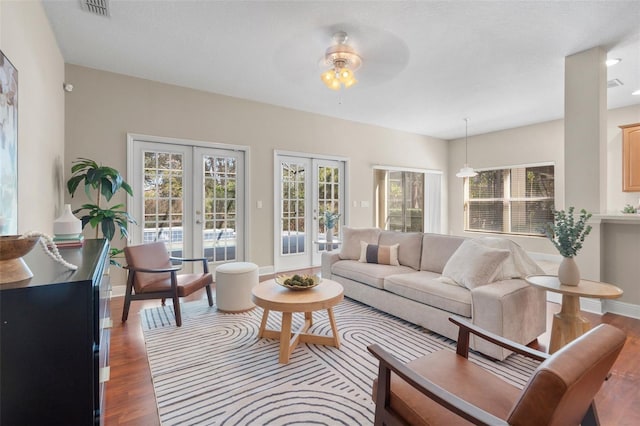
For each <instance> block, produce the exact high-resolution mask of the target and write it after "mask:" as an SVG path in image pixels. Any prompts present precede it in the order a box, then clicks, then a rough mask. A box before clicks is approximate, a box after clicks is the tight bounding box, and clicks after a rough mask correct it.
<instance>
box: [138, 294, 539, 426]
mask: <svg viewBox="0 0 640 426" xmlns="http://www.w3.org/2000/svg"><path fill="white" fill-rule="evenodd" d="M334 313H335V317H336V322H337V324H338V329H339V332H340V338H341V346H340V349H336V348H333V347H328V346H319V345H307V344H300V345H299V346H298V347H297V348H296V349H295V351H294V352H293V353H292V355H291V360H290V362H289V364H287V365H282V364H279V363H278V349H279V342H278V341H276V340H273V339H258V338H257V334H258V328H259V327H260V319H261V315H262V309H261V308H255V309H254V310H252V311H249V312H245V313H240V314H223V313H221V312H218V311H217V309H216V307H215V305H214V306H213V307H209V306H208V304H207V303H206V301H198V302H189V303H185V304H183V305H182V318H183V320H182V321H183V323H182V327H176V326H175V322H174V316H173V308H172V307H171V306H165V307H158V308H152V309H146V310H144V311H142V312H141V315H142V327H143V332H144V338H145V342H146V346H147V356H148V358H149V364H150V366H151V374H152V377H153V385H154V389H155V393H156V400H157V403H158V411H159V415H160V421H161V422H162V424H163V425H187V424H188V425H285V424H323V425H340V424H342V425H350V426H352V425H371V424H373V417H374V409H375V407H374V404H373V401H372V400H371V385H372V381H373V379H374V378H375V377H376V375H377V371H378V364H377V360H375V358H374V357H373V356H372V355H371V354H370V353H369V352H368V351H367V346H368V345H370V344H372V343H378V344H380V345H381V346H383V347H384V348H385V349H387V350H389V351H390V352H391V353H393V354H394V355H395V356H397V357H398V358H399V359H401V360H402V361H405V362H406V361H410V360H412V359H415V358H417V357H419V356H421V355H423V354H426V353H431V352H434V351H438V350H455V346H454V345H455V343H454V342H453V341H451V340H449V339H446V338H444V337H442V336H440V335H437V334H435V333H431V332H428V331H426V330H424V329H423V328H421V327H419V326H416V325H413V324H410V323H408V322H405V321H403V320H400V319H398V318H396V317H393V316H390V315H388V314H385V313H383V312H380V311H378V310H375V309H373V308H371V307H368V306H365V305H362V304H360V303H358V302H355V301H353V300H350V299H346V298H345V300H344V301H343V302H342V303H340V304H339V305H338V306H336V307H335V308H334ZM296 317H299V318H296ZM313 318H314V325H313V326H312V328H311V331H312V332H314V333H318V334H326V335H330V334H331V329H330V326H329V322H328V319H327V314H326V311H323V312H320V311H319V312H314V314H313ZM279 321H280V315H279V314H277V313H272V314H271V315H270V317H269V323H268V328H272V329H279V328H280V324H279ZM296 322H297V323H296ZM300 322H302V314H295V315H294V325H295V326H298V325H299V324H300ZM470 358H471V359H472V360H473V361H474V362H476V363H478V364H479V365H481V366H483V367H484V368H487V369H488V370H490V371H492V372H493V373H495V374H496V375H498V376H500V377H502V378H503V379H504V380H506V381H508V382H510V383H513V384H514V385H515V386H518V387H519V388H522V387H524V384H525V383H526V381H527V379H528V377H529V376H530V374H531V372H532V371H533V370H534V369H535V368H536V366H537V363H536V362H534V361H531V360H528V359H525V358H523V357H520V356H514V355H512V356H510V357H509V358H507V359H506V360H505V361H503V362H493V361H490V360H488V359H486V358H484V357H483V356H481V355H478V354H475V353H474V354H472V355H471V357H470Z"/></svg>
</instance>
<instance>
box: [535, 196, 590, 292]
mask: <svg viewBox="0 0 640 426" xmlns="http://www.w3.org/2000/svg"><path fill="white" fill-rule="evenodd" d="M574 210H575V209H574V207H569V209H568V210H567V211H564V210H556V211H554V212H553V219H554V220H553V222H551V223H548V224H547V226H546V228H545V229H544V233H545V235H546V236H547V238H549V240H550V241H551V242H552V243H553V245H554V246H555V247H556V249H558V252H559V253H560V255H562V257H563V259H562V263H560V268H559V269H558V279H559V280H560V283H562V284H565V285H578V283H579V282H580V271H579V270H578V266H577V265H576V263H575V260H574V257H575V256H576V255H577V254H578V252H579V251H580V249H582V244H583V243H584V240H585V238H586V237H587V235H589V233H590V232H591V225H587V221H588V220H589V219H590V218H591V216H592V215H591V213H587V211H586V210H584V209H582V210H580V216H579V217H578V219H577V220H576V218H575V216H574V214H573V212H574Z"/></svg>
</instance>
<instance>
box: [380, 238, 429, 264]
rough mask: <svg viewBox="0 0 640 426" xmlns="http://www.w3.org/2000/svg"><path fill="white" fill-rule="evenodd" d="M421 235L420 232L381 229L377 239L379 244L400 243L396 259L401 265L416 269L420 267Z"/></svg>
mask: <svg viewBox="0 0 640 426" xmlns="http://www.w3.org/2000/svg"><path fill="white" fill-rule="evenodd" d="M423 235H424V234H423V233H422V232H396V231H382V232H380V237H379V238H378V240H379V243H380V245H387V246H390V245H393V244H400V246H399V247H398V261H399V262H400V264H401V265H405V266H410V267H412V268H413V269H415V270H416V271H417V270H419V269H420V253H421V251H422V237H423Z"/></svg>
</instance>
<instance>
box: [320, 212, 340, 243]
mask: <svg viewBox="0 0 640 426" xmlns="http://www.w3.org/2000/svg"><path fill="white" fill-rule="evenodd" d="M338 219H340V213H334V212H332V211H331V210H325V211H324V230H325V240H326V241H327V251H331V250H332V249H333V244H330V243H331V242H332V241H333V228H334V227H335V226H336V222H337V221H338Z"/></svg>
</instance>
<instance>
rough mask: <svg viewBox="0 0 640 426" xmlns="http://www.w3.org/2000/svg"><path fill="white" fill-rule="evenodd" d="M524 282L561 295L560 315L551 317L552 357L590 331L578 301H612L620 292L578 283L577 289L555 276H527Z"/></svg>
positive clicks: (609, 286)
mask: <svg viewBox="0 0 640 426" xmlns="http://www.w3.org/2000/svg"><path fill="white" fill-rule="evenodd" d="M525 280H526V281H527V282H528V283H529V284H531V285H532V286H534V287H539V288H542V289H545V290H547V291H552V292H554V293H560V294H562V306H561V308H560V312H558V313H557V314H554V315H553V323H552V325H551V341H550V343H549V353H550V354H552V353H554V352H556V351H557V350H558V349H560V348H561V347H563V346H564V345H566V344H567V343H569V342H571V341H573V340H575V339H577V338H578V337H580V336H582V335H583V334H584V333H586V332H587V331H589V330H590V329H591V323H590V322H589V320H588V319H586V318H585V317H584V316H582V314H581V313H580V298H581V297H593V298H598V299H615V298H617V297H620V296H622V290H621V289H619V288H618V287H616V286H615V285H612V284H607V283H601V282H598V281H589V280H580V283H579V284H578V285H576V286H570V285H562V284H560V280H559V279H558V277H557V276H555V275H529V276H527V277H526V278H525Z"/></svg>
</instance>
